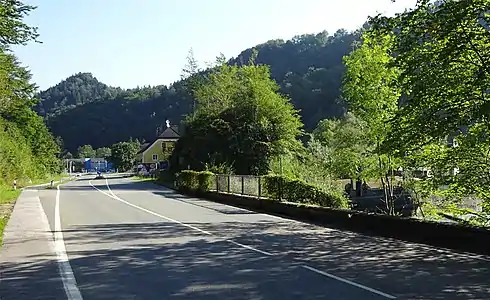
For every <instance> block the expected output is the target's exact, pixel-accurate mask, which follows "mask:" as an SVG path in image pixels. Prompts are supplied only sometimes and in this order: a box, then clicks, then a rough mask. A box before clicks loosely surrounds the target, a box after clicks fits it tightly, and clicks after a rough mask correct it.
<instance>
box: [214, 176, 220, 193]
mask: <svg viewBox="0 0 490 300" xmlns="http://www.w3.org/2000/svg"><path fill="white" fill-rule="evenodd" d="M214 180H215V183H216V192H217V193H219V184H218V182H219V175H215V176H214Z"/></svg>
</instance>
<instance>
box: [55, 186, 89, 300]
mask: <svg viewBox="0 0 490 300" xmlns="http://www.w3.org/2000/svg"><path fill="white" fill-rule="evenodd" d="M54 218H55V219H54V247H55V251H56V258H57V260H58V270H59V272H60V276H61V280H62V281H63V287H64V289H65V293H66V297H67V298H68V300H83V298H82V295H81V294H80V291H79V290H78V287H77V281H76V279H75V275H73V270H72V269H71V266H70V261H69V260H68V255H67V254H66V248H65V242H64V240H63V232H61V218H60V188H59V186H57V187H56V204H55V207H54Z"/></svg>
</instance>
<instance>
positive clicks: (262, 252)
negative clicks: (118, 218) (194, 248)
mask: <svg viewBox="0 0 490 300" xmlns="http://www.w3.org/2000/svg"><path fill="white" fill-rule="evenodd" d="M105 183H106V186H107V190H108V191H109V193H106V192H105V191H103V190H101V189H99V188H97V187H95V186H94V185H93V184H92V181H91V180H90V181H89V184H90V185H91V186H92V187H93V188H94V189H96V190H97V191H99V192H101V193H103V194H104V195H106V196H108V197H110V198H112V199H114V200H117V201H120V202H122V203H124V204H126V205H129V206H131V207H134V208H136V209H139V210H141V211H144V212H146V213H149V214H151V215H154V216H156V217H159V218H161V219H164V220H167V221H170V222H174V223H176V224H179V225H182V226H185V227H188V228H191V229H194V230H196V231H199V232H201V233H204V234H206V235H213V234H212V233H211V232H209V231H206V230H202V229H200V228H197V227H195V226H192V225H190V224H186V223H183V222H180V221H178V220H175V219H172V218H169V217H166V216H164V215H161V214H159V213H156V212H154V211H151V210H149V209H146V208H144V207H141V206H138V205H135V204H133V203H130V202H128V201H126V200H124V199H121V198H120V197H118V196H117V195H116V194H114V192H112V190H111V188H110V186H109V181H108V180H107V179H106V180H105ZM225 241H227V242H229V243H232V244H234V245H236V246H239V247H242V248H246V249H249V250H252V251H255V252H257V253H260V254H264V255H267V256H273V255H274V254H272V253H270V252H266V251H262V250H259V249H256V248H254V247H251V246H248V245H243V244H240V243H237V242H235V241H232V240H230V239H226V240H225Z"/></svg>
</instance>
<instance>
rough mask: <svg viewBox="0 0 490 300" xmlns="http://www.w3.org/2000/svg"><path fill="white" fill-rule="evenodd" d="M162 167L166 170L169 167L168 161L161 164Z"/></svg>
mask: <svg viewBox="0 0 490 300" xmlns="http://www.w3.org/2000/svg"><path fill="white" fill-rule="evenodd" d="M160 169H162V170H166V169H168V161H164V162H162V163H161V164H160Z"/></svg>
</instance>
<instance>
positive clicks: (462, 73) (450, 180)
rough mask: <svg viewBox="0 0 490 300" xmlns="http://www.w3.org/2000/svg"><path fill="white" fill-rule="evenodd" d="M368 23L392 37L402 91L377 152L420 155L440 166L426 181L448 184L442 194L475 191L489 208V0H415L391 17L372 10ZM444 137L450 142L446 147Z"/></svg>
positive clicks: (376, 32) (374, 32) (429, 163)
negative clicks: (412, 5)
mask: <svg viewBox="0 0 490 300" xmlns="http://www.w3.org/2000/svg"><path fill="white" fill-rule="evenodd" d="M371 23H372V25H373V26H372V32H373V34H376V35H378V36H385V35H389V36H391V38H392V45H391V49H392V51H393V52H394V53H396V54H397V55H396V57H395V58H394V59H393V61H392V62H391V63H392V65H393V67H394V68H397V69H398V70H400V80H399V85H400V88H401V89H402V91H403V93H404V94H405V96H406V97H405V99H404V101H403V103H402V105H401V107H400V109H399V110H398V111H397V112H396V115H395V116H394V117H393V118H392V119H391V121H390V123H391V125H390V127H391V128H392V130H391V132H390V134H389V136H388V138H387V139H386V141H385V143H384V151H385V152H388V151H390V150H391V149H396V150H398V155H399V156H406V157H409V156H414V157H423V158H424V159H425V161H421V160H420V159H419V160H418V161H417V162H418V163H425V164H426V165H429V166H431V167H432V168H436V169H438V170H440V171H438V172H440V173H439V174H438V176H434V177H435V178H433V179H430V180H431V181H434V182H435V184H437V185H447V186H448V187H449V188H448V189H447V190H446V191H447V192H448V193H446V195H447V196H451V197H454V196H456V195H459V196H460V197H462V196H464V195H476V196H477V197H480V198H481V199H484V205H483V207H484V209H486V210H487V211H488V206H489V204H488V203H490V185H489V179H488V174H489V171H490V155H489V153H490V143H489V139H488V136H489V134H490V119H489V116H490V92H489V91H490V35H489V30H490V12H489V10H488V1H487V0H462V1H455V0H446V1H438V2H437V3H435V4H432V3H431V2H430V1H428V0H420V1H418V2H417V6H416V7H415V8H414V9H413V10H410V11H406V12H404V13H402V14H399V15H397V16H395V17H392V18H388V17H382V16H377V17H375V18H373V19H372V20H371ZM451 139H455V140H456V141H457V143H458V146H457V147H450V146H448V143H447V141H448V140H451ZM441 141H442V142H443V144H442V145H441ZM430 151H434V154H430ZM427 153H428V154H427ZM424 154H427V155H424ZM454 170H459V172H454Z"/></svg>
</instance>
